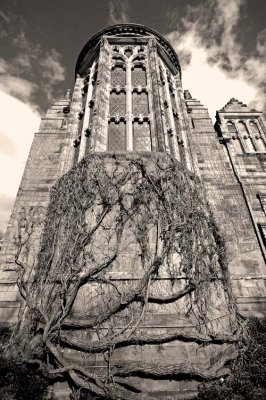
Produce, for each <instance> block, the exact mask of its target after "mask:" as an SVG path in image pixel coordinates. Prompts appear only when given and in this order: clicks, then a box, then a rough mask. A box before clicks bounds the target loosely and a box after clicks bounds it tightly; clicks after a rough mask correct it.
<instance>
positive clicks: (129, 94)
mask: <svg viewBox="0 0 266 400" xmlns="http://www.w3.org/2000/svg"><path fill="white" fill-rule="evenodd" d="M126 134H127V141H126V149H127V151H133V126H132V84H131V61H130V60H127V61H126Z"/></svg>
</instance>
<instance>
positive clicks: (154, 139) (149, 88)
mask: <svg viewBox="0 0 266 400" xmlns="http://www.w3.org/2000/svg"><path fill="white" fill-rule="evenodd" d="M145 68H146V80H147V93H148V109H149V120H150V127H151V150H152V151H158V140H157V136H156V134H155V121H154V113H153V107H152V81H151V74H150V68H149V62H148V60H147V59H146V64H145Z"/></svg>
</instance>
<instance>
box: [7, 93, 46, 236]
mask: <svg viewBox="0 0 266 400" xmlns="http://www.w3.org/2000/svg"><path fill="white" fill-rule="evenodd" d="M0 109H1V120H0V141H1V143H2V146H1V154H0V198H1V204H0V209H1V213H0V214H1V215H0V229H5V226H6V223H7V222H8V218H9V214H10V212H11V208H10V207H11V205H12V199H14V198H15V196H16V193H17V190H18V186H19V183H20V180H21V177H22V173H23V170H24V166H25V163H26V160H27V156H28V152H29V149H30V145H31V142H32V139H33V135H34V132H37V131H38V128H39V123H40V116H39V115H38V114H37V113H36V112H35V111H34V110H33V109H32V108H31V107H30V106H28V105H27V104H25V103H23V102H21V101H19V100H17V99H16V98H14V97H12V96H10V95H8V94H6V93H4V92H2V91H0ZM3 202H4V203H3Z"/></svg>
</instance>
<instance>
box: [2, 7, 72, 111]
mask: <svg viewBox="0 0 266 400" xmlns="http://www.w3.org/2000/svg"><path fill="white" fill-rule="evenodd" d="M0 16H1V14H0ZM8 18H9V19H8V20H9V23H6V24H5V25H6V26H5V31H7V32H8V36H4V37H2V45H4V46H6V47H8V52H6V53H5V57H2V58H1V59H0V89H1V90H2V91H5V92H6V93H8V94H11V95H13V96H14V97H16V98H18V99H19V100H22V101H24V102H26V103H27V104H30V105H31V106H32V107H33V108H36V109H37V110H45V109H46V108H47V106H48V105H49V104H50V103H51V101H52V100H53V99H54V98H56V97H58V95H59V93H60V94H61V92H62V91H63V89H62V86H61V85H60V84H61V83H62V82H63V81H64V80H65V68H64V66H63V63H62V57H61V55H60V53H59V52H58V51H57V50H56V49H54V48H49V49H46V48H44V47H43V45H41V44H40V43H36V42H35V41H33V40H30V39H29V38H28V37H27V34H26V32H25V25H26V23H25V22H24V21H23V19H22V17H20V18H19V17H17V16H16V15H9V17H8ZM4 22H6V20H5V21H4ZM2 25H3V24H2Z"/></svg>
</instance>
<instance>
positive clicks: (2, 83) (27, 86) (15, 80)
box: [0, 75, 38, 102]
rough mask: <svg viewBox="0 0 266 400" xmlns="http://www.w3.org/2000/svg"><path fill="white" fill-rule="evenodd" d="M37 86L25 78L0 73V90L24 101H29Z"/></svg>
mask: <svg viewBox="0 0 266 400" xmlns="http://www.w3.org/2000/svg"><path fill="white" fill-rule="evenodd" d="M37 88H38V86H37V85H36V84H34V83H33V82H30V81H28V80H26V79H23V78H20V77H17V76H12V75H0V90H2V91H3V92H5V93H7V94H10V95H14V96H16V97H17V98H19V99H21V100H23V101H25V102H30V101H31V98H32V95H33V94H34V93H35V92H36V90H37Z"/></svg>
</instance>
